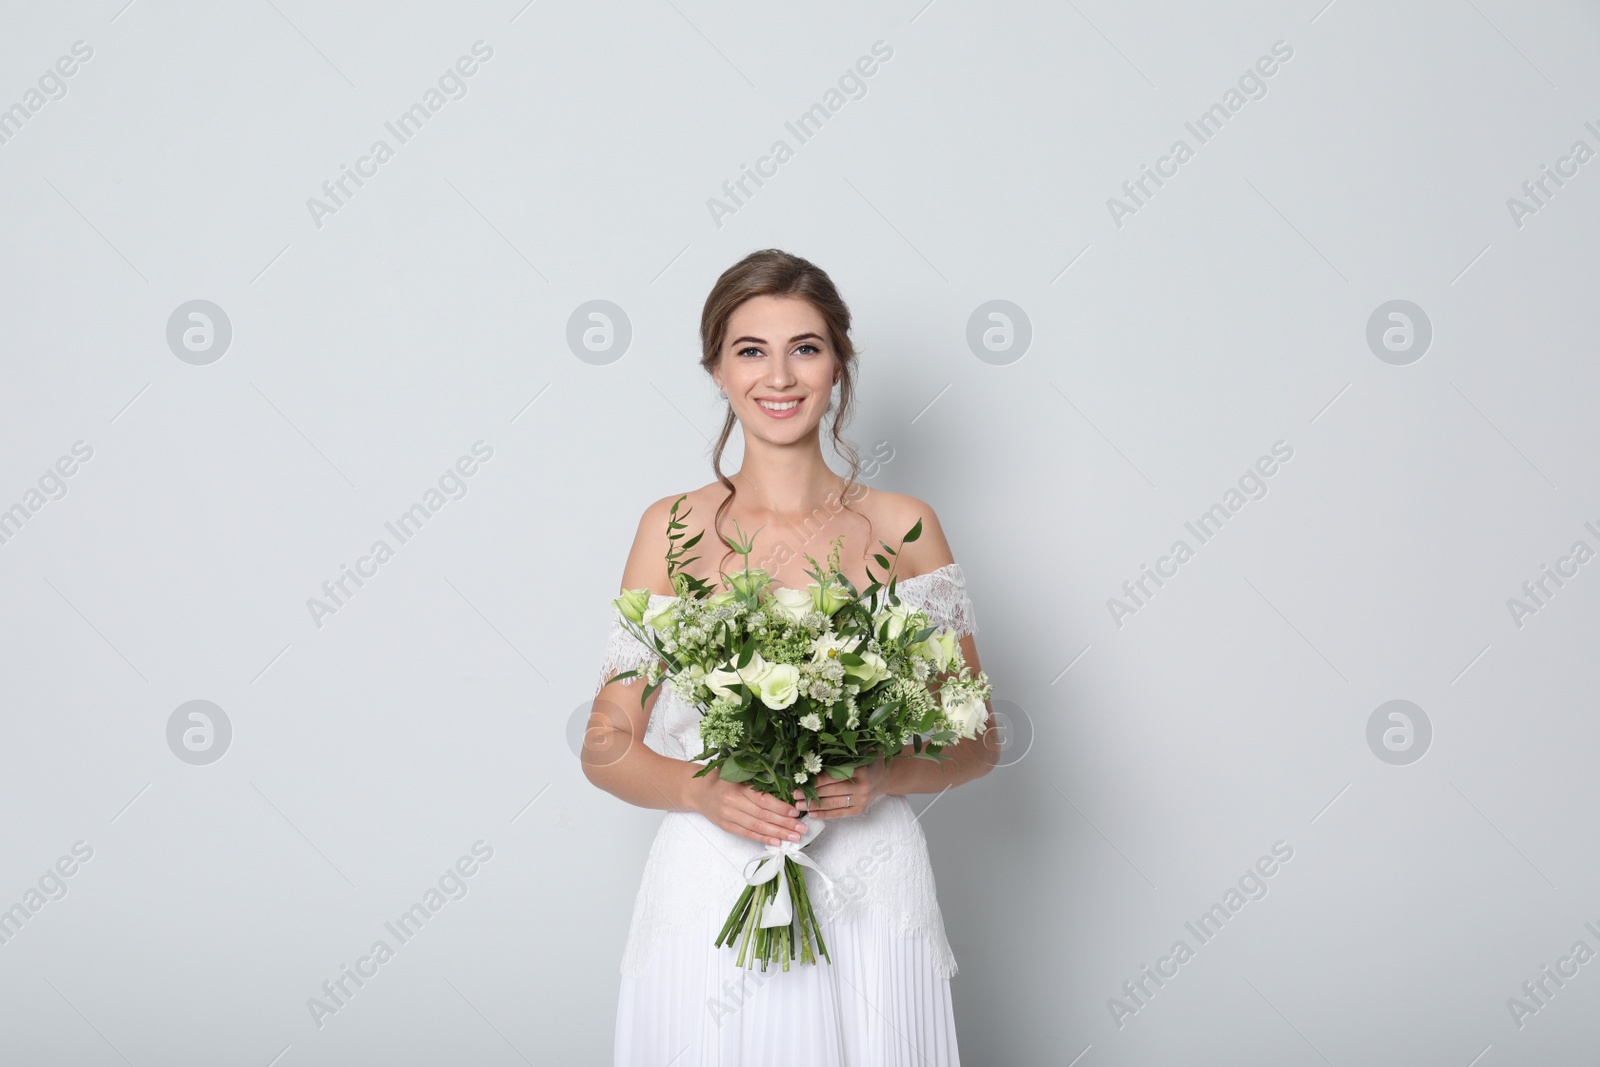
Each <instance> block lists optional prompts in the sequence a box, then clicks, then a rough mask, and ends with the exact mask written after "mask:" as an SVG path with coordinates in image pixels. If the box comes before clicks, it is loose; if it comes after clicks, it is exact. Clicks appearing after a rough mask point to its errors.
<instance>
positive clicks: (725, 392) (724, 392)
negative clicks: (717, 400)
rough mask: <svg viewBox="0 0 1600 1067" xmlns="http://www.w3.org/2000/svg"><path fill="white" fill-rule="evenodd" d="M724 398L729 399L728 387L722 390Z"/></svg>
mask: <svg viewBox="0 0 1600 1067" xmlns="http://www.w3.org/2000/svg"><path fill="white" fill-rule="evenodd" d="M722 399H724V400H726V399H728V391H727V390H726V389H724V390H722Z"/></svg>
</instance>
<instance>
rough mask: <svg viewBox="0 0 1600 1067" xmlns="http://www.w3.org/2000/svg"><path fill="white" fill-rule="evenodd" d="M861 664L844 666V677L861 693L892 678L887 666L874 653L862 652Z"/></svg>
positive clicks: (882, 659) (881, 658)
mask: <svg viewBox="0 0 1600 1067" xmlns="http://www.w3.org/2000/svg"><path fill="white" fill-rule="evenodd" d="M859 655H860V656H861V662H860V663H858V664H854V665H852V664H848V663H847V664H845V668H844V673H845V677H846V678H849V679H850V680H851V681H852V682H854V683H856V685H858V686H860V687H861V689H862V690H863V691H865V690H868V689H871V688H872V687H873V686H875V685H877V684H878V683H879V682H881V681H883V680H885V679H886V678H889V677H891V676H892V674H893V673H894V672H892V671H891V670H889V664H888V663H887V662H886V661H885V660H884V658H883V657H882V656H880V655H878V653H876V652H862V653H859Z"/></svg>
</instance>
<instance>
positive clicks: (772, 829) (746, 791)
mask: <svg viewBox="0 0 1600 1067" xmlns="http://www.w3.org/2000/svg"><path fill="white" fill-rule="evenodd" d="M676 499H678V498H677V497H664V498H662V499H661V500H658V501H656V502H655V503H654V504H652V505H650V507H649V508H647V509H646V510H645V513H644V516H643V517H642V518H641V519H640V520H639V531H638V533H637V535H636V536H635V537H634V542H633V549H632V551H630V552H629V554H628V563H627V566H626V567H624V568H623V573H622V587H623V588H624V589H650V590H651V591H653V592H658V593H666V594H667V595H670V594H671V583H670V582H669V581H667V576H666V552H667V548H668V542H667V518H668V514H669V512H670V509H671V507H672V503H673V501H674V500H676ZM646 684H647V683H646V682H645V681H644V680H643V679H642V678H633V679H632V680H630V681H624V682H613V681H607V682H606V684H605V685H604V686H602V687H601V689H600V692H599V693H598V694H596V696H595V699H594V705H593V707H592V708H591V709H590V711H589V726H588V728H587V729H586V730H585V731H584V736H583V751H582V762H583V774H584V777H586V778H588V779H589V781H591V782H593V783H594V784H595V785H597V786H599V787H600V788H601V789H604V790H605V791H606V792H608V793H610V794H612V795H613V796H616V797H618V798H620V799H622V800H625V801H627V802H628V803H629V804H634V805H637V806H638V807H641V808H657V809H663V810H666V811H698V812H699V813H701V814H702V815H704V816H705V817H706V818H707V819H710V820H711V821H712V822H713V823H716V824H717V825H718V826H720V827H722V828H723V829H724V830H727V831H729V832H730V833H736V834H739V835H741V836H743V837H748V838H750V839H751V840H754V841H759V842H761V843H762V844H777V843H778V841H777V839H778V837H780V836H782V837H785V838H788V839H790V840H799V837H800V834H799V831H800V827H801V824H800V823H799V822H798V821H797V820H796V819H795V818H793V817H792V816H794V815H796V814H798V811H797V810H796V809H795V808H793V807H790V806H788V805H785V804H783V803H782V802H781V801H779V800H778V799H777V798H776V797H771V796H768V795H766V794H765V793H759V792H757V791H756V790H754V789H751V788H750V787H749V786H747V785H743V784H736V783H733V782H724V781H723V780H722V779H721V777H720V776H719V775H718V774H717V772H716V771H712V772H711V773H710V774H708V775H706V776H705V777H703V778H696V777H694V775H695V774H696V773H697V772H698V771H699V770H700V768H701V765H700V764H698V763H695V762H693V761H690V760H680V759H673V758H672V757H670V756H663V755H661V753H659V752H657V751H655V750H654V749H652V748H650V747H649V746H648V745H646V744H645V743H644V734H645V728H646V727H647V726H648V725H649V723H650V713H651V711H652V710H653V709H654V707H655V703H656V701H657V700H658V699H660V697H661V691H662V689H663V688H665V683H663V685H662V686H660V687H657V689H656V690H655V691H654V692H653V693H651V694H650V698H649V699H648V700H645V699H643V697H642V694H643V693H644V689H645V685H646ZM791 834H792V835H793V836H792V837H791V836H790V835H791Z"/></svg>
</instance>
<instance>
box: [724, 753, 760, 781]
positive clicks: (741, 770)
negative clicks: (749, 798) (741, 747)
mask: <svg viewBox="0 0 1600 1067" xmlns="http://www.w3.org/2000/svg"><path fill="white" fill-rule="evenodd" d="M719 773H720V774H721V776H722V780H723V781H724V782H748V781H749V780H750V779H752V778H754V777H755V776H756V774H757V773H758V771H756V770H751V769H750V768H749V767H746V766H744V765H743V764H742V763H740V762H739V757H738V756H730V757H729V758H728V759H727V760H725V761H723V764H722V767H721V768H720V771H719Z"/></svg>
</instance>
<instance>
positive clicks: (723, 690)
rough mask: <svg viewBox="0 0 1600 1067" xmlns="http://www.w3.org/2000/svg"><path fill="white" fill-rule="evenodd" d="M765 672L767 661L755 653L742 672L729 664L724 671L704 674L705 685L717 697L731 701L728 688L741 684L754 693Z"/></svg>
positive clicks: (730, 693)
mask: <svg viewBox="0 0 1600 1067" xmlns="http://www.w3.org/2000/svg"><path fill="white" fill-rule="evenodd" d="M766 670H767V661H766V660H764V659H762V658H761V653H759V652H757V653H754V654H753V655H752V656H751V657H750V662H749V663H747V664H745V666H744V669H743V670H739V669H736V668H734V667H733V666H732V665H731V664H730V665H729V667H728V668H726V669H724V668H720V667H719V668H718V669H716V670H714V671H710V672H708V673H707V674H706V677H705V683H706V685H707V687H709V688H710V690H711V691H712V692H713V693H715V694H717V696H719V697H726V698H729V699H732V698H734V692H733V690H732V689H731V688H730V686H734V685H738V684H739V683H740V682H743V683H744V684H745V685H746V686H748V687H749V688H750V689H751V691H754V690H755V689H756V688H757V687H758V686H759V685H760V683H761V678H762V676H763V675H764V674H765V673H766ZM785 706H787V705H785Z"/></svg>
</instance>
